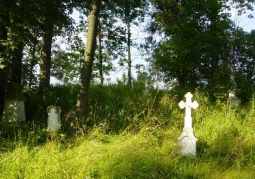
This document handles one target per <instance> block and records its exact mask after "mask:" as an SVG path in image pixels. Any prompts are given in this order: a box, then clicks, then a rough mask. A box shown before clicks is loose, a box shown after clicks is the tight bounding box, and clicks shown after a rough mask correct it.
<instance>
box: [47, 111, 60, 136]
mask: <svg viewBox="0 0 255 179" xmlns="http://www.w3.org/2000/svg"><path fill="white" fill-rule="evenodd" d="M47 112H48V127H47V130H48V131H52V132H57V131H58V130H59V128H60V112H61V108H60V107H59V106H49V107H48V108H47Z"/></svg>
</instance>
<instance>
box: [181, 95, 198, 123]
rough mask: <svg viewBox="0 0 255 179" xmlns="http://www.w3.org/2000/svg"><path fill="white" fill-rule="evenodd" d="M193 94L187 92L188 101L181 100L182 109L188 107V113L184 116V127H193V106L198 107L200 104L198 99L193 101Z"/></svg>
mask: <svg viewBox="0 0 255 179" xmlns="http://www.w3.org/2000/svg"><path fill="white" fill-rule="evenodd" d="M192 97H193V95H192V94H191V93H190V92H188V93H187V94H185V98H186V102H184V101H180V102H179V106H180V108H181V109H183V108H185V107H186V113H185V114H186V115H185V118H184V128H192V117H191V108H193V109H196V108H197V107H198V106H199V105H198V103H197V101H194V102H192V101H191V99H192Z"/></svg>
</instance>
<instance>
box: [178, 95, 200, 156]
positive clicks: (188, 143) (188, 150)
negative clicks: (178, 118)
mask: <svg viewBox="0 0 255 179" xmlns="http://www.w3.org/2000/svg"><path fill="white" fill-rule="evenodd" d="M192 97H193V95H192V94H191V93H190V92H188V93H187V94H185V98H186V102H184V101H180V102H179V106H180V108H181V109H183V108H186V111H185V117H184V128H183V131H182V134H181V136H180V137H178V141H179V144H180V146H181V148H182V150H181V152H182V155H192V156H195V155H196V142H197V138H196V137H195V135H194V132H193V128H192V117H191V109H192V108H193V109H196V108H197V107H198V106H199V105H198V103H197V101H194V102H192V100H191V99H192Z"/></svg>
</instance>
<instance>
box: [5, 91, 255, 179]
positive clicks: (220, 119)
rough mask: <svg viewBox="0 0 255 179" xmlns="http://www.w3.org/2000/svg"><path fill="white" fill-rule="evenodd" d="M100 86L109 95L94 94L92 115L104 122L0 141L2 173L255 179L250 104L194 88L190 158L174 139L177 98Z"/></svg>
mask: <svg viewBox="0 0 255 179" xmlns="http://www.w3.org/2000/svg"><path fill="white" fill-rule="evenodd" d="M97 90H99V92H100V93H99V92H98V93H96V94H97V95H99V94H101V95H104V94H105V93H106V94H107V97H105V98H102V97H101V96H98V98H97V97H95V96H94V98H93V99H94V100H95V101H97V106H96V105H94V107H93V109H94V112H93V113H97V115H98V116H100V118H102V120H101V121H100V120H99V119H98V118H96V117H95V115H91V118H92V117H93V116H94V118H93V120H94V121H96V123H97V124H98V125H97V126H96V127H94V128H93V130H91V131H90V132H89V134H87V135H84V136H81V137H78V138H76V139H72V140H70V139H68V138H65V136H64V135H62V134H59V135H58V136H55V137H53V138H51V139H50V138H49V137H48V138H47V137H45V138H44V137H43V136H44V135H45V132H43V131H41V133H40V132H38V131H36V132H35V131H34V133H36V134H34V135H33V136H32V137H27V135H24V138H23V140H21V139H20V140H18V139H16V140H15V141H14V142H13V141H10V140H7V139H2V141H1V145H0V146H1V148H0V149H1V151H0V170H1V171H0V178H6V179H7V178H8V179H11V178H31V179H32V178H33V179H34V178H54V179H55V178H60V179H63V178H102V179H109V178H113V179H115V178H116V179H121V178H134V179H136V178H144V179H148V178H159V179H160V178H162V179H163V178H166V179H168V178H177V179H179V178H215V179H216V178H217V179H218V178H230V179H235V178H238V179H239V178H254V176H255V168H254V166H255V164H254V162H255V153H254V151H253V150H254V149H253V148H254V147H255V142H254V141H255V140H254V138H255V134H254V133H255V131H254V127H255V124H254V120H253V119H254V116H255V111H254V110H253V108H251V107H250V108H249V107H246V108H245V109H243V108H241V107H239V108H229V107H227V106H226V105H224V104H218V105H215V106H212V105H210V103H209V101H208V99H207V98H206V96H205V95H203V94H199V93H196V94H195V95H194V99H196V100H197V101H198V103H199V104H200V106H199V108H198V109H196V110H195V111H194V112H193V121H194V122H193V124H194V130H195V134H196V136H197V138H198V142H197V157H196V158H186V157H182V156H181V155H180V154H179V146H178V141H177V138H178V136H179V135H180V134H181V130H182V127H183V117H184V111H183V110H180V109H179V108H178V105H177V104H178V101H179V99H178V96H176V95H173V94H170V93H169V92H160V93H159V92H153V93H152V94H151V95H149V96H148V94H147V96H146V97H145V96H143V95H142V93H140V92H139V90H138V91H135V92H134V91H131V92H130V91H129V92H127V91H128V89H126V88H115V87H111V88H110V89H101V91H100V89H97ZM94 91H96V90H94ZM127 93H128V94H129V95H127ZM117 94H118V95H117ZM119 94H122V95H119ZM181 95H182V94H181ZM117 97H118V98H119V99H118V100H117V99H116V98H117ZM134 99H135V100H134ZM110 100H116V101H114V102H112V103H109V101H110ZM91 104H95V102H91ZM116 104H119V105H117V106H116ZM111 105H115V106H111ZM92 106H93V105H92ZM113 108H114V109H113ZM107 121H109V122H107ZM118 125H119V126H121V130H119V132H118V134H117V133H116V128H118V127H117V126H118ZM118 129H119V128H118ZM29 135H30V136H31V135H32V134H30V133H29ZM21 138H22V137H21ZM39 138H42V139H41V141H44V142H43V143H42V144H41V145H39V144H38V142H37V141H38V139H39Z"/></svg>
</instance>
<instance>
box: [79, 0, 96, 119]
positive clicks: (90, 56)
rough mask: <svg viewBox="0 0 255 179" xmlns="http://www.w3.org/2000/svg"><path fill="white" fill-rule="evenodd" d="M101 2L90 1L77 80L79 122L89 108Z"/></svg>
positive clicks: (84, 117)
mask: <svg viewBox="0 0 255 179" xmlns="http://www.w3.org/2000/svg"><path fill="white" fill-rule="evenodd" d="M100 5H101V0H92V6H91V11H90V15H89V25H88V34H87V41H86V48H85V53H84V61H83V66H82V69H81V76H80V80H79V91H78V96H77V102H76V117H77V118H78V120H79V122H85V121H86V119H87V115H88V111H89V106H88V100H89V85H90V80H91V73H92V64H93V60H94V54H95V47H96V37H97V28H98V18H99V12H100Z"/></svg>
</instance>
